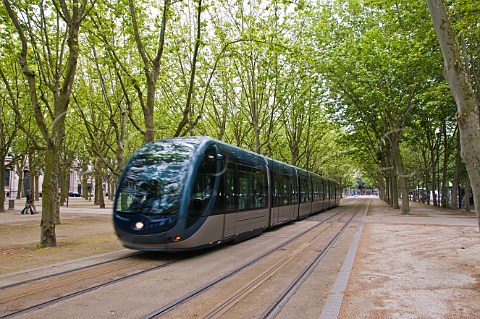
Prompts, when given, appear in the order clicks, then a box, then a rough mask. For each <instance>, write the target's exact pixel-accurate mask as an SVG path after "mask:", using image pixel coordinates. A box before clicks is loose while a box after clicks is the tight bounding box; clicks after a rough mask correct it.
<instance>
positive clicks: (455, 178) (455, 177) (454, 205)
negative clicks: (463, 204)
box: [452, 133, 462, 209]
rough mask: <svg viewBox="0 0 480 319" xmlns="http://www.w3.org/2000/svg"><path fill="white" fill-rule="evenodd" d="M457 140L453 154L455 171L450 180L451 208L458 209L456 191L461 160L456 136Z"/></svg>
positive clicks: (458, 141)
mask: <svg viewBox="0 0 480 319" xmlns="http://www.w3.org/2000/svg"><path fill="white" fill-rule="evenodd" d="M456 139H457V143H456V145H457V147H456V152H455V171H454V173H453V180H452V208H453V209H459V208H460V206H459V200H458V196H459V194H458V189H459V185H460V172H461V167H462V158H461V156H460V135H459V134H458V133H457V134H456Z"/></svg>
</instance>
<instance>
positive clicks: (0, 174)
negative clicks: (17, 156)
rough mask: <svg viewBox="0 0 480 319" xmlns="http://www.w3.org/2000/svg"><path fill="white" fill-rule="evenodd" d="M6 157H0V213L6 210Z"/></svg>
mask: <svg viewBox="0 0 480 319" xmlns="http://www.w3.org/2000/svg"><path fill="white" fill-rule="evenodd" d="M5 170H6V167H5V157H2V158H1V159H0V213H3V212H5V208H4V205H5V184H4V182H5Z"/></svg>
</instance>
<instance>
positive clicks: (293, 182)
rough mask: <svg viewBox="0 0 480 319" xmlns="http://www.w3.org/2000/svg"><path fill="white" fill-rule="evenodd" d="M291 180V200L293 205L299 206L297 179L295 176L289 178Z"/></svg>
mask: <svg viewBox="0 0 480 319" xmlns="http://www.w3.org/2000/svg"><path fill="white" fill-rule="evenodd" d="M289 177H290V178H289V179H290V189H291V192H290V198H291V203H292V204H297V203H298V184H297V178H296V177H294V176H289Z"/></svg>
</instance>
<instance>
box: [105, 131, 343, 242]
mask: <svg viewBox="0 0 480 319" xmlns="http://www.w3.org/2000/svg"><path fill="white" fill-rule="evenodd" d="M340 195H341V194H340V188H339V185H338V183H336V182H334V181H332V180H329V179H326V178H323V177H321V176H319V175H317V174H314V173H311V172H308V171H305V170H302V169H300V168H297V167H294V166H292V165H288V164H285V163H282V162H279V161H276V160H273V159H270V158H267V157H264V156H261V155H259V154H256V153H253V152H250V151H247V150H244V149H241V148H239V147H236V146H233V145H229V144H227V143H224V142H221V141H219V140H216V139H213V138H210V137H187V138H172V139H165V140H160V141H156V142H152V143H148V144H146V145H144V146H143V147H141V148H140V149H139V150H138V151H137V152H136V153H135V154H134V155H133V156H132V158H131V159H130V161H129V162H128V164H127V165H126V166H125V168H124V170H123V172H122V175H121V176H120V180H119V183H118V186H117V191H116V194H115V203H114V208H113V221H114V226H115V231H116V234H117V236H118V238H119V239H120V240H121V242H122V244H123V245H124V246H125V247H127V248H131V249H139V250H145V251H185V250H194V249H201V248H207V247H211V246H214V245H218V244H221V243H224V242H228V241H240V240H244V239H247V238H250V237H253V236H256V235H259V234H260V233H262V232H263V231H264V230H265V229H267V228H270V227H275V226H277V225H280V224H284V223H287V222H290V221H294V220H299V219H303V218H306V217H308V216H309V215H311V214H314V213H318V212H320V211H323V210H326V209H328V208H331V207H334V206H337V205H338V204H339V201H340Z"/></svg>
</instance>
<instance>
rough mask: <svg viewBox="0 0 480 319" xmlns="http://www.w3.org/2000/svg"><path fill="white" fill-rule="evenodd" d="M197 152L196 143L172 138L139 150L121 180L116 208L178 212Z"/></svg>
mask: <svg viewBox="0 0 480 319" xmlns="http://www.w3.org/2000/svg"><path fill="white" fill-rule="evenodd" d="M193 151H194V145H193V143H188V142H187V141H182V142H179V141H176V142H172V141H168V140H167V141H158V142H155V143H151V144H147V145H145V146H144V147H143V148H141V149H140V150H139V151H137V153H136V154H135V155H134V157H133V158H132V160H131V161H130V163H129V164H128V166H127V168H126V170H125V172H124V176H123V178H122V180H121V181H120V185H119V188H118V196H117V199H116V203H115V208H116V211H117V212H119V213H125V214H149V215H168V216H172V215H176V214H177V212H178V206H179V200H180V196H181V191H182V186H183V184H184V180H185V177H186V174H187V171H188V166H189V164H190V160H191V157H192V154H193Z"/></svg>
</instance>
